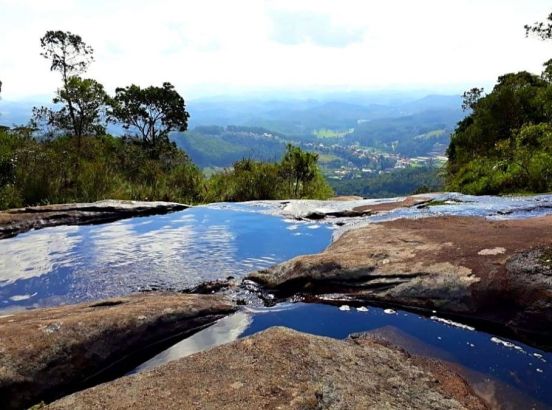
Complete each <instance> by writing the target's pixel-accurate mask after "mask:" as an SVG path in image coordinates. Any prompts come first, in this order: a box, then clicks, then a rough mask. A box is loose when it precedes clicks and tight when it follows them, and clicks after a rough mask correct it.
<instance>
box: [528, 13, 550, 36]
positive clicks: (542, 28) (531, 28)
mask: <svg viewBox="0 0 552 410" xmlns="http://www.w3.org/2000/svg"><path fill="white" fill-rule="evenodd" d="M547 20H548V22H536V23H534V24H533V25H530V24H526V25H525V34H526V35H527V36H529V35H531V34H533V35H536V36H537V37H540V38H541V39H542V40H551V39H552V13H550V15H549V16H548V18H547Z"/></svg>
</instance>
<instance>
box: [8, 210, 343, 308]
mask: <svg viewBox="0 0 552 410" xmlns="http://www.w3.org/2000/svg"><path fill="white" fill-rule="evenodd" d="M331 234H332V230H331V229H330V227H329V226H328V225H320V224H316V223H300V222H296V221H288V220H284V219H282V218H279V217H276V216H271V215H265V214H262V213H258V212H255V211H254V208H253V207H245V206H244V207H241V208H240V207H236V206H233V207H232V208H224V207H221V206H220V205H219V206H217V207H196V208H190V209H187V210H185V211H181V212H175V213H172V214H166V215H158V216H148V217H143V218H132V219H125V220H121V221H118V222H113V223H109V224H103V225H86V226H60V227H53V228H46V229H41V230H37V231H31V232H28V233H25V234H22V235H18V236H16V237H14V238H9V239H4V240H1V241H0V309H6V308H16V307H34V306H51V305H59V304H63V303H75V302H79V301H84V300H93V299H101V298H106V297H111V296H119V295H124V294H128V293H131V292H135V291H140V290H147V289H183V288H186V287H189V286H192V285H195V284H197V283H199V282H201V281H205V280H211V279H219V278H225V277H227V276H235V277H239V276H243V275H245V274H246V273H248V272H251V271H254V270H258V269H262V268H266V267H269V266H271V265H274V264H275V263H278V262H281V261H285V260H287V259H290V258H292V257H294V256H297V255H301V254H307V253H316V252H320V251H321V250H322V249H324V248H325V247H326V246H327V245H328V243H329V242H330V240H331Z"/></svg>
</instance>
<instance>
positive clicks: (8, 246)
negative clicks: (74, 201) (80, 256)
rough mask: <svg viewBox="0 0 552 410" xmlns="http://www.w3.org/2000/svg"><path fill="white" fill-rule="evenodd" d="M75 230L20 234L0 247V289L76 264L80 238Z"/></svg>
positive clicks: (65, 229)
mask: <svg viewBox="0 0 552 410" xmlns="http://www.w3.org/2000/svg"><path fill="white" fill-rule="evenodd" d="M78 230H79V228H78V227H77V226H63V227H59V228H56V229H44V230H41V231H37V232H33V233H31V234H23V235H20V236H17V237H15V238H12V239H7V240H2V241H1V242H0V244H1V245H2V246H1V247H0V255H1V257H0V286H5V285H9V284H12V283H13V282H15V281H16V280H18V279H24V278H31V277H33V276H39V275H43V274H44V273H47V272H50V271H52V270H54V269H57V268H60V267H64V266H68V265H71V264H73V263H74V262H75V260H76V259H75V255H74V254H73V252H72V251H73V248H74V247H75V245H76V244H77V243H78V242H79V240H80V238H79V236H78V235H76V233H77V232H78Z"/></svg>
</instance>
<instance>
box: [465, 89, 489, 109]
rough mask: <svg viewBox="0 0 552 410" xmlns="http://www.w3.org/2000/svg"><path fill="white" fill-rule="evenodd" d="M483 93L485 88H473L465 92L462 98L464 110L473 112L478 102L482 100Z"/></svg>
mask: <svg viewBox="0 0 552 410" xmlns="http://www.w3.org/2000/svg"><path fill="white" fill-rule="evenodd" d="M483 91H484V89H483V88H472V89H471V90H468V91H466V92H464V94H463V96H462V97H463V99H464V100H463V102H462V110H464V111H467V110H473V109H474V108H475V105H476V104H477V102H478V101H479V100H480V99H481V96H482V95H483Z"/></svg>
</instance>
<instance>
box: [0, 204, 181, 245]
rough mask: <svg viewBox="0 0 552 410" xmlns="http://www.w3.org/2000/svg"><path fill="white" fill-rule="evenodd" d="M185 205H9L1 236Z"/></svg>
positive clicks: (1, 215)
mask: <svg viewBox="0 0 552 410" xmlns="http://www.w3.org/2000/svg"><path fill="white" fill-rule="evenodd" d="M186 208H188V205H183V204H177V203H174V202H141V201H118V200H106V201H98V202H92V203H81V204H58V205H44V206H33V207H27V208H18V209H9V210H6V211H0V239H2V238H9V237H11V236H15V235H17V234H20V233H23V232H26V231H29V230H31V229H40V228H45V227H48V226H57V225H83V224H95V223H104V222H113V221H116V220H119V219H124V218H130V217H133V216H146V215H155V214H163V213H168V212H174V211H180V210H183V209H186Z"/></svg>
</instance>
